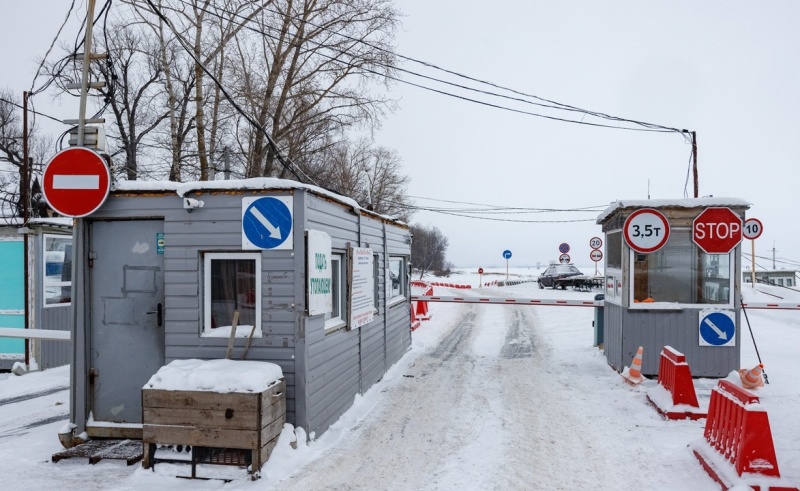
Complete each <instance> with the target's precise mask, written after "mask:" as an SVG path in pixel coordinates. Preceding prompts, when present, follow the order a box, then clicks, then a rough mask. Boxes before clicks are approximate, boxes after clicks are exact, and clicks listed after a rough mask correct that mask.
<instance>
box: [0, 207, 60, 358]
mask: <svg viewBox="0 0 800 491" xmlns="http://www.w3.org/2000/svg"><path fill="white" fill-rule="evenodd" d="M71 266H72V219H71V218H32V219H30V220H29V222H28V225H27V226H23V224H22V222H21V221H20V222H19V223H10V224H8V225H5V226H2V227H0V327H4V328H19V329H45V330H51V331H69V329H70V326H71V324H72V302H71V300H72V298H71V297H72V295H71V276H72V268H71ZM25 346H26V344H25V340H24V339H22V338H6V337H0V369H4V370H5V369H9V368H11V367H12V366H13V364H14V363H15V362H18V361H19V362H23V363H24V362H25V361H27V362H28V364H29V367H28V368H29V369H34V368H38V369H40V370H43V369H45V368H54V367H59V366H62V365H66V364H68V363H69V362H70V357H71V355H72V348H71V346H70V343H69V341H61V340H58V341H51V340H44V339H35V338H34V339H30V340H29V342H28V343H27V353H26V351H25Z"/></svg>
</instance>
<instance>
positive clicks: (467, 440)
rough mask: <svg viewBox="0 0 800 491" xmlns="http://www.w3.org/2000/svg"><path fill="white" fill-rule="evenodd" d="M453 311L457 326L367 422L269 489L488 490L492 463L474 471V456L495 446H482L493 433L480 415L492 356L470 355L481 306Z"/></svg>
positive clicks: (491, 377)
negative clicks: (458, 312) (457, 482)
mask: <svg viewBox="0 0 800 491" xmlns="http://www.w3.org/2000/svg"><path fill="white" fill-rule="evenodd" d="M459 308H460V310H461V312H463V314H462V316H461V320H460V321H459V322H456V323H454V326H453V327H452V328H451V330H450V332H448V333H446V334H445V335H444V337H443V338H442V339H441V341H440V342H439V344H438V345H437V346H436V347H435V348H433V349H432V350H431V351H430V352H429V353H427V354H422V355H420V356H418V358H417V359H416V361H415V363H414V366H413V367H411V368H410V369H409V370H408V371H407V372H406V373H407V375H413V377H404V378H403V379H402V381H401V382H399V383H395V384H393V385H391V386H389V387H387V388H386V389H384V391H383V392H384V394H382V395H381V400H380V402H379V403H378V405H377V406H376V407H375V408H374V409H373V412H375V414H374V415H371V416H370V417H369V418H368V419H369V421H370V422H369V423H364V424H361V425H359V426H358V428H357V429H355V430H354V431H353V432H351V433H349V434H347V435H344V436H343V437H342V440H341V441H340V443H338V444H337V445H335V447H334V448H331V449H329V450H328V451H327V452H326V453H325V454H324V455H323V456H322V457H320V458H318V459H317V460H315V461H314V462H311V463H310V464H309V465H307V466H306V467H304V468H303V469H301V470H300V472H299V473H298V475H295V476H293V477H291V478H289V479H287V480H284V481H282V482H280V483H278V484H277V489H281V490H292V489H302V490H308V489H315V490H328V489H329V490H352V489H370V490H371V489H376V490H380V489H391V490H398V491H402V490H420V489H427V490H436V489H456V488H454V487H453V481H454V479H460V480H461V481H463V482H464V483H466V484H467V486H466V487H464V486H461V487H460V489H476V488H475V485H479V487H478V488H480V489H489V488H491V482H493V480H494V476H493V468H494V467H495V464H494V463H490V465H487V466H483V467H485V468H481V469H475V465H474V463H475V458H474V454H475V453H480V454H487V455H488V454H489V453H490V452H492V451H493V448H492V447H495V448H496V447H499V445H496V444H495V443H499V442H494V441H490V442H487V441H486V438H487V436H488V437H489V438H492V437H493V435H495V434H496V433H497V429H496V428H493V427H491V426H492V422H493V421H498V418H496V417H494V416H492V415H490V414H488V413H489V412H491V411H493V410H494V409H493V407H492V405H493V404H495V402H493V399H496V397H495V396H496V384H497V379H496V373H495V367H494V361H495V359H496V357H495V358H494V359H492V358H489V359H483V358H480V357H476V356H475V354H474V353H473V352H472V349H471V348H472V344H473V340H474V336H475V332H476V331H477V330H479V329H480V328H482V327H483V326H482V325H481V323H482V320H481V315H480V313H481V309H482V306H478V307H477V308H476V306H474V305H462V306H459ZM487 425H488V426H487ZM492 462H493V461H492ZM481 483H483V484H487V485H488V486H484V485H480V484H481Z"/></svg>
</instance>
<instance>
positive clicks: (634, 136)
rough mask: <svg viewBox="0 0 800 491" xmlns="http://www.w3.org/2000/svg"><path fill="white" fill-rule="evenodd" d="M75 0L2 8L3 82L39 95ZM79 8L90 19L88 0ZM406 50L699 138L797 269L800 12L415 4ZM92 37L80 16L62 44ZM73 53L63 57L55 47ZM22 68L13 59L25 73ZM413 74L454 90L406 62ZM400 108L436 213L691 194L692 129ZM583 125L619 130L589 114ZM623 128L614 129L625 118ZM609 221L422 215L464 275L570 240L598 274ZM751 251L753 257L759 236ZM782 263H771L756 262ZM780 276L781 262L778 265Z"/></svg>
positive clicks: (428, 99)
mask: <svg viewBox="0 0 800 491" xmlns="http://www.w3.org/2000/svg"><path fill="white" fill-rule="evenodd" d="M69 3H70V2H68V1H66V0H33V1H31V2H4V5H3V13H4V18H6V19H13V21H12V22H9V23H8V24H7V27H6V28H4V29H3V30H0V43H2V46H4V49H3V50H2V51H0V61H2V66H3V67H5V68H4V70H3V75H2V76H0V86H2V87H8V88H10V89H12V90H13V91H14V92H17V91H18V92H20V93H21V92H22V90H25V89H27V88H29V87H30V82H31V79H32V76H33V72H34V70H35V68H36V65H35V63H34V59H35V58H37V57H40V56H42V55H43V54H44V52H45V51H46V49H47V47H48V46H49V44H50V42H51V40H52V38H53V36H54V35H55V32H56V30H57V29H58V27H59V25H60V22H61V21H62V19H63V16H64V15H65V13H66V11H67V8H68V7H69ZM77 4H78V5H80V6H79V7H78V8H80V9H85V4H83V2H77ZM397 4H398V7H399V8H400V9H401V10H402V11H403V12H404V13H405V17H404V19H403V28H402V29H401V31H400V32H399V33H398V37H397V42H396V45H397V48H398V51H399V53H401V54H402V55H404V56H408V57H411V58H415V59H418V60H423V61H426V62H430V63H433V64H436V65H438V66H440V67H443V68H446V69H449V70H452V71H455V72H459V73H461V74H465V75H469V76H472V77H474V78H478V79H482V80H489V81H492V82H494V83H496V84H498V85H501V86H504V87H509V88H513V89H516V90H518V91H521V92H525V93H528V94H534V95H537V96H540V97H543V98H546V99H551V100H554V101H558V102H560V103H563V104H568V105H572V106H577V107H580V108H583V109H588V110H592V111H597V112H603V113H606V114H610V115H614V116H619V117H623V118H627V119H635V120H640V121H645V122H649V123H656V124H659V125H663V126H667V127H676V128H680V129H684V128H685V129H688V130H694V131H697V137H698V143H699V152H698V156H699V162H698V168H699V185H700V195H701V196H706V195H714V196H716V197H722V196H726V197H737V198H743V199H746V200H749V201H750V202H751V203H753V206H752V208H751V209H750V210H749V212H748V217H756V218H759V219H760V220H761V221H762V222H763V224H764V234H763V235H762V236H761V238H760V239H758V240H757V241H756V254H757V255H761V256H769V257H771V255H772V248H773V245H774V247H775V248H776V249H777V253H776V255H777V256H778V257H779V258H787V259H791V260H793V261H800V243H798V242H799V241H800V232H798V229H797V227H796V225H795V224H796V222H797V220H796V218H795V213H796V211H795V204H794V203H795V202H796V195H797V191H798V183H800V179H799V178H800V166H798V160H800V138H798V135H800V132H799V131H798V129H800V128H798V126H799V125H798V123H797V116H796V114H795V113H796V112H797V111H798V108H799V107H800V95H799V94H798V87H800V65H798V63H797V59H798V58H797V54H798V52H799V51H800V30H798V29H797V26H798V25H800V3H797V2H791V1H770V2H759V3H756V2H743V1H718V0H714V1H705V2H692V1H688V0H673V1H671V2H659V3H656V2H640V1H621V0H620V1H605V2H575V1H566V2H563V1H562V2H543V1H523V0H515V1H510V0H506V1H503V0H501V1H498V2H494V3H492V4H491V6H489V5H490V4H487V2H477V1H470V0H437V1H435V2H431V1H428V0H402V1H398V2H397ZM77 29H78V24H77V21H76V20H75V19H72V20H71V22H70V24H69V26H68V27H67V30H66V32H67V33H68V34H67V35H66V36H65V39H69V40H70V42H71V41H72V40H73V39H74V37H75V34H76V32H77ZM57 53H59V54H60V51H57ZM11 67H16V68H15V69H11ZM403 68H405V69H407V70H410V71H413V72H417V73H420V74H425V75H428V76H433V77H437V78H443V79H448V80H453V81H457V82H458V83H462V84H469V85H471V86H474V87H479V88H482V89H484V90H495V91H496V89H491V88H489V87H486V86H483V87H480V86H479V85H478V84H475V83H470V82H467V81H465V80H463V79H456V78H454V77H452V76H448V75H446V74H445V73H443V72H439V71H435V70H432V69H430V68H425V67H423V66H422V65H419V64H414V63H410V62H406V63H405V64H404V65H403ZM403 77H404V78H405V79H406V80H408V81H411V82H414V83H418V84H422V85H427V86H430V87H434V88H436V89H437V90H442V91H446V92H451V93H454V94H458V95H460V96H465V97H470V98H474V99H480V100H483V101H486V102H490V103H492V104H497V105H502V106H506V107H510V108H514V109H517V110H523V111H529V112H538V113H541V114H547V115H552V116H557V117H567V118H569V117H577V118H578V119H580V118H581V115H580V114H571V113H566V112H559V113H555V112H553V111H549V110H545V109H542V108H538V107H536V106H532V105H529V104H522V103H519V102H514V101H510V100H504V99H499V98H495V97H489V96H485V95H483V96H482V95H479V94H474V93H472V94H471V93H468V92H464V91H463V90H459V89H456V88H453V87H448V86H443V85H440V84H436V83H435V82H432V81H426V80H423V79H419V78H416V77H413V76H411V75H403ZM392 95H393V96H395V97H398V98H399V99H400V103H399V104H400V107H399V109H398V111H397V112H395V113H394V114H392V115H390V116H389V117H388V119H387V120H386V121H385V122H384V124H383V128H382V129H381V130H380V131H379V132H378V133H377V134H376V138H377V142H378V144H380V145H384V146H387V147H390V148H394V149H396V150H397V151H398V152H399V154H400V155H401V157H402V159H403V166H404V171H405V172H406V173H407V174H409V175H410V176H411V179H412V181H411V184H410V186H409V193H410V194H411V195H413V196H417V197H420V198H415V202H416V204H417V205H419V206H422V207H443V208H464V207H467V208H469V207H474V206H465V205H462V204H454V203H446V202H437V201H430V200H429V199H422V198H432V199H437V200H446V201H458V202H470V203H480V204H488V205H497V206H507V207H521V208H564V209H575V208H584V207H598V206H599V207H604V206H605V205H607V204H608V203H610V202H612V201H614V200H617V199H645V198H647V197H648V189H649V195H650V197H652V198H654V199H656V198H658V199H672V198H683V197H684V196H685V195H684V193H687V195H688V196H690V197H691V196H692V193H693V187H692V182H691V179H690V180H689V182H688V183H687V182H686V179H687V171H688V170H689V164H690V162H689V158H690V145H689V144H688V143H687V142H686V141H685V140H684V138H683V137H682V136H680V135H678V134H672V133H644V132H634V131H621V130H616V129H603V128H593V127H588V126H581V125H576V124H569V123H562V122H556V121H550V120H546V119H543V118H537V117H532V116H529V115H523V114H518V113H513V112H508V111H502V110H499V109H496V108H490V107H486V106H481V105H478V104H475V103H470V102H466V101H463V100H458V99H455V98H451V97H447V96H445V95H442V94H436V93H432V92H429V91H426V90H423V89H419V88H416V87H412V86H408V85H404V84H395V86H394V87H393V90H392ZM75 107H76V105H75V103H74V101H66V100H62V101H54V100H52V99H51V98H50V97H49V96H46V95H45V96H40V97H39V98H38V99H37V100H36V108H37V109H38V110H40V111H43V112H46V113H48V114H52V115H55V116H59V117H71V118H74V117H76V116H77V109H75ZM583 119H584V121H586V122H597V123H604V124H607V123H608V122H607V121H602V120H597V119H593V118H590V117H584V118H583ZM612 124H613V123H612ZM597 214H598V213H597V212H589V213H587V212H571V213H538V214H525V215H489V216H490V217H493V218H505V219H518V220H549V221H552V220H581V219H589V221H586V222H569V223H512V222H500V221H490V220H476V219H468V218H461V217H454V216H451V215H445V214H440V213H431V212H418V213H417V214H416V215H415V216H414V221H415V222H417V223H420V224H423V225H435V226H437V227H438V228H439V229H440V230H441V231H442V232H443V233H444V234H445V235H446V236H448V238H449V240H450V247H449V250H448V258H449V259H450V260H451V261H452V262H453V263H454V264H455V265H457V266H484V267H489V266H493V265H495V266H496V265H505V260H504V259H503V258H502V252H503V250H505V249H509V250H511V251H512V253H513V257H512V258H511V265H512V266H526V265H535V264H536V263H537V262H542V263H546V262H547V261H549V260H555V259H556V258H557V256H558V254H559V252H558V245H559V244H560V243H561V242H568V243H570V245H571V246H572V251H571V252H570V255H571V256H572V258H573V261H574V262H575V263H576V264H578V265H579V266H582V267H584V269H588V268H589V267H590V266H591V265H592V264H593V263H592V262H591V261H590V260H589V259H588V255H589V252H590V248H589V240H590V239H591V238H592V237H593V236H596V235H600V228H599V227H598V226H597V225H595V224H594V220H593V219H594V218H595V217H596V216H597ZM744 251H745V252H747V253H749V251H750V244H749V243H746V244H745V247H744ZM759 263H760V264H762V265H764V266H768V267H770V266H771V261H770V260H759ZM779 267H780V265H779Z"/></svg>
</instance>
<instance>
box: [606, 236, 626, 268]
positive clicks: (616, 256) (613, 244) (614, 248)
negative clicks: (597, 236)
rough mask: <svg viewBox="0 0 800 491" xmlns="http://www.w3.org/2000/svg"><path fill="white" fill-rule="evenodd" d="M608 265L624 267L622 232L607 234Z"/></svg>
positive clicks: (610, 266)
mask: <svg viewBox="0 0 800 491" xmlns="http://www.w3.org/2000/svg"><path fill="white" fill-rule="evenodd" d="M606 267H607V268H614V269H622V232H611V233H608V234H606Z"/></svg>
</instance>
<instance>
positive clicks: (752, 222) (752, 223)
mask: <svg viewBox="0 0 800 491" xmlns="http://www.w3.org/2000/svg"><path fill="white" fill-rule="evenodd" d="M763 231H764V226H763V225H761V220H759V219H758V218H748V219H747V220H746V221H745V222H744V229H742V233H743V234H744V238H745V239H750V240H756V239H757V238H759V237H760V236H761V232H763Z"/></svg>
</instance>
